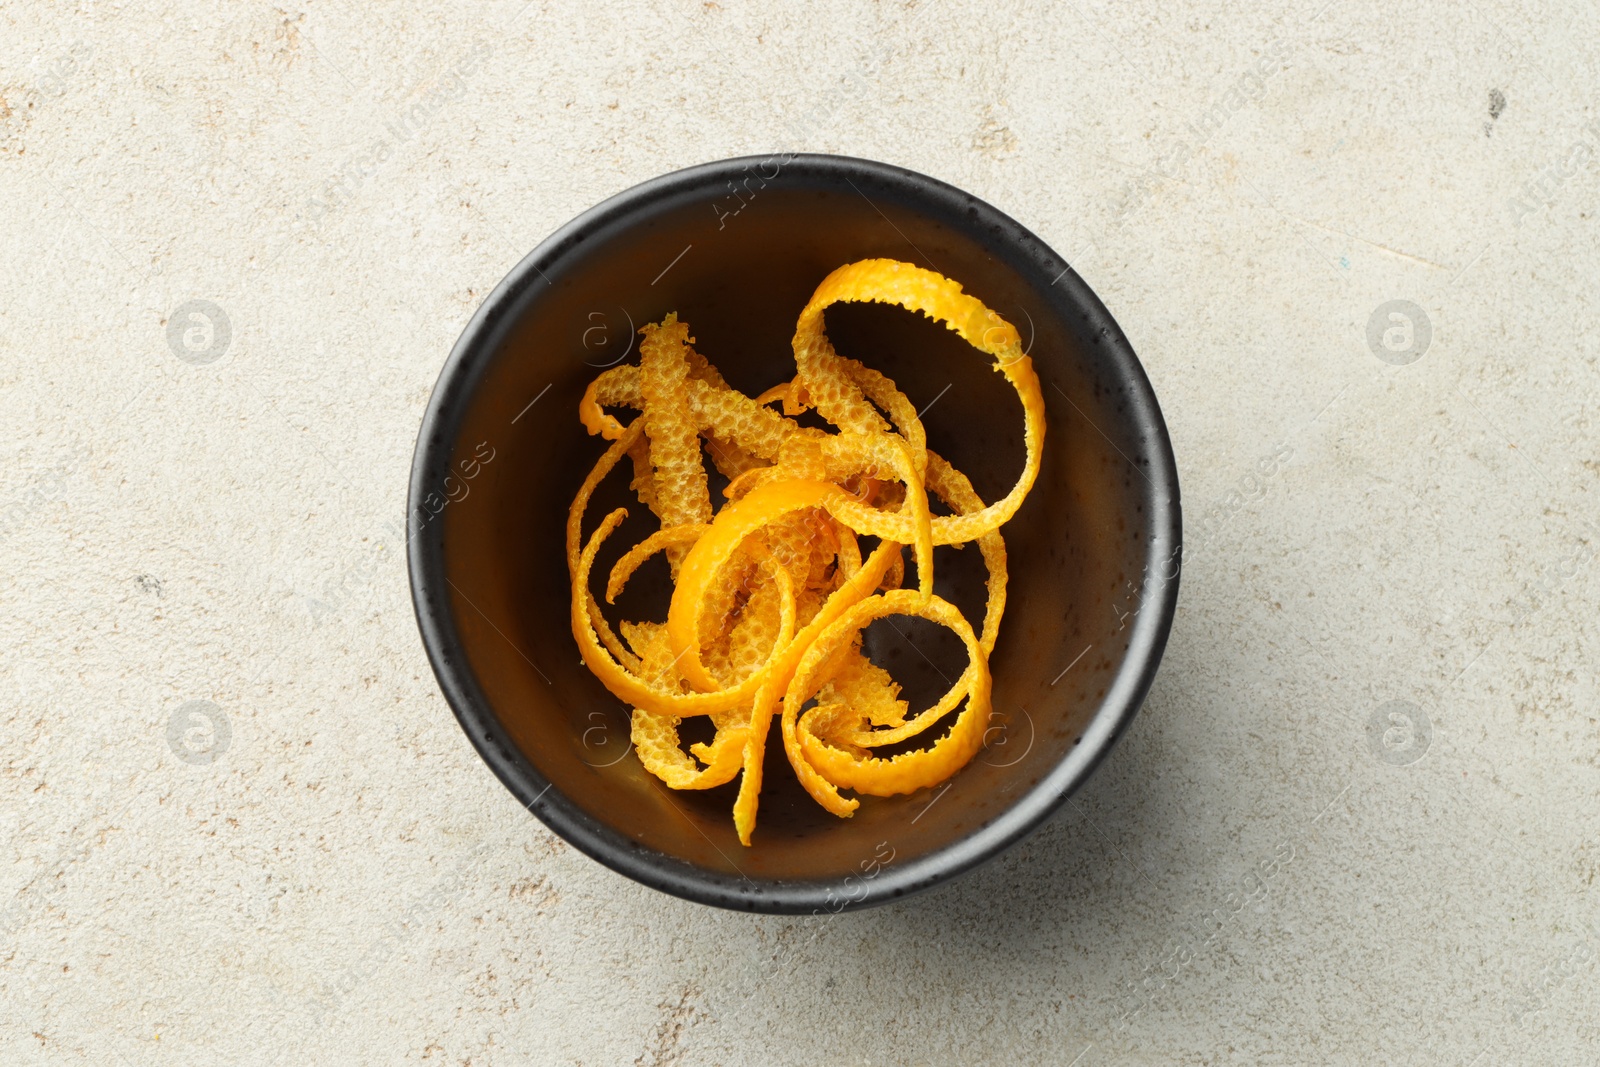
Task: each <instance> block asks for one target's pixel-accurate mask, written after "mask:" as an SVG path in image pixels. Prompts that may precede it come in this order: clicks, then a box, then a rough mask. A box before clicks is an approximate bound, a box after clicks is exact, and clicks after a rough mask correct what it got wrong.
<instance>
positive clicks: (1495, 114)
mask: <svg viewBox="0 0 1600 1067" xmlns="http://www.w3.org/2000/svg"><path fill="white" fill-rule="evenodd" d="M1409 6H1419V7H1423V8H1427V10H1425V11H1421V12H1419V11H1412V10H1407V9H1406V8H1407V7H1408V5H1396V4H1392V3H1378V2H1374V0H1331V2H1327V3H1326V4H1325V6H1324V0H1308V2H1305V3H1283V4H1277V3H1267V4H1260V5H1251V8H1250V10H1245V11H1241V10H1238V7H1237V5H1232V4H1223V3H1220V2H1218V0H1203V2H1202V3H1199V4H1159V3H1153V2H1149V0H1143V2H1140V3H1135V4H1110V3H1100V2H1098V0H1096V3H1094V4H1090V3H1085V2H1081V0H1079V2H1069V3H1063V4H1051V3H1043V2H1034V3H1012V2H1008V0H1001V2H985V3H971V4H963V3H955V2H945V3H938V2H923V3H909V4H900V3H893V4H891V3H878V4H867V3H855V4H835V5H830V6H829V7H828V9H826V10H823V9H821V8H820V7H818V8H812V9H810V10H802V9H801V8H800V6H799V5H779V4H776V3H766V4H761V5H746V4H742V3H737V2H735V0H718V2H706V3H701V2H699V0H695V2H692V3H671V4H665V5H659V6H658V7H657V8H656V9H655V10H646V8H645V7H644V6H643V5H624V4H602V5H593V4H577V3H572V4H552V3H546V2H544V0H534V2H533V3H529V4H527V5H526V6H524V0H510V2H490V3H486V4H482V5H461V4H449V5H447V4H418V3H397V4H384V5H363V4H356V3H352V2H350V0H327V2H324V3H317V4H314V5H310V6H296V5H290V6H286V7H281V8H280V7H275V6H273V5H272V4H270V3H256V2H242V3H233V4H222V3H198V2H186V3H181V4H170V3H153V4H145V5H122V4H113V3H92V2H91V3H80V4H53V3H45V2H43V0H23V2H14V3H8V4H7V5H6V6H5V8H4V10H3V11H0V376H3V381H4V388H3V392H0V448H3V456H4V460H5V462H4V466H3V469H0V560H3V566H0V608H3V610H0V648H3V649H4V653H3V668H0V677H3V680H4V683H3V685H0V746H3V751H0V848H3V852H0V1063H5V1064H77V1063H87V1064H95V1065H97V1067H115V1065H127V1067H144V1065H147V1064H158V1063H174V1064H246V1065H249V1064H262V1065H265V1064H273V1063H282V1064H311V1063H315V1064H324V1063H326V1064H347V1063H348V1064H398V1063H420V1064H451V1065H455V1064H462V1065H465V1064H472V1065H477V1067H484V1065H491V1064H495V1065H499V1064H587V1065H591V1067H595V1065H612V1064H639V1065H663V1064H677V1065H684V1067H688V1065H695V1067H699V1065H713V1064H723V1065H734V1064H767V1063H781V1064H805V1065H812V1064H862V1065H866V1064H872V1065H908V1067H909V1065H914V1064H952V1063H960V1064H975V1063H986V1064H987V1063H992V1064H1016V1063H1054V1064H1076V1065H1079V1067H1090V1065H1095V1064H1116V1063H1130V1064H1168V1063H1184V1064H1222V1063H1241V1064H1255V1063H1441V1064H1444V1063H1452V1064H1475V1065H1486V1064H1498V1063H1502V1062H1506V1063H1509V1062H1516V1063H1548V1064H1579V1063H1594V1062H1595V1061H1596V1060H1597V1059H1600V1022H1597V1019H1596V1015H1595V1012H1594V1007H1595V1005H1596V1003H1600V966H1597V958H1600V901H1597V898H1596V888H1595V880H1596V874H1597V872H1600V843H1597V840H1596V838H1597V831H1600V806H1597V804H1596V800H1597V792H1600V756H1597V753H1600V724H1597V713H1600V692H1597V686H1596V680H1595V655H1596V652H1597V648H1600V624H1597V622H1596V619H1595V612H1594V604H1595V602H1596V594H1597V593H1600V577H1597V575H1600V567H1597V566H1596V565H1595V564H1594V561H1593V556H1594V554H1595V542H1596V539H1597V538H1600V528H1597V527H1596V525H1595V523H1596V522H1600V508H1597V499H1596V496H1597V495H1596V491H1595V485H1596V477H1597V474H1600V456H1597V453H1596V441H1597V438H1596V425H1595V418H1596V414H1595V413H1596V410H1597V404H1600V366H1597V362H1596V361H1597V358H1600V346H1597V341H1596V337H1597V336H1600V335H1597V332H1596V330H1595V327H1594V321H1595V316H1596V298H1595V295H1594V293H1595V280H1594V279H1595V274H1596V271H1597V268H1600V244H1597V235H1600V224H1597V221H1596V218H1595V217H1594V216H1595V211H1596V202H1597V198H1600V178H1597V174H1600V122H1597V120H1600V110H1597V106H1596V103H1595V100H1596V97H1595V90H1596V87H1597V77H1596V74H1597V70H1596V65H1597V63H1600V14H1597V12H1596V11H1595V9H1594V8H1593V7H1588V6H1585V7H1582V8H1581V9H1580V10H1567V11H1563V10H1560V9H1559V8H1557V7H1556V6H1555V5H1540V4H1539V3H1537V2H1532V3H1530V2H1523V0H1513V2H1511V3H1507V4H1486V3H1481V2H1479V0H1469V2H1468V3H1465V4H1462V5H1459V6H1457V7H1452V8H1449V9H1446V8H1442V7H1437V6H1429V5H1409ZM774 148H786V149H808V150H816V151H829V152H842V153H848V154H853V155H861V156H869V157H874V158H878V159H882V160H886V161H889V162H893V163H897V164H901V165H904V166H907V167H911V168H913V169H916V170H920V171H923V172H926V173H929V174H932V175H935V176H937V177H940V178H943V179H945V180H947V181H950V182H953V183H955V184H957V185H960V186H962V187H964V188H966V189H968V190H970V191H972V192H974V193H976V194H977V195H979V196H981V197H983V198H985V199H987V200H989V201H990V202H991V203H993V204H995V205H997V206H998V207H1000V208H1001V209H1002V210H1004V211H1006V212H1008V213H1010V214H1012V215H1014V216H1015V217H1016V218H1018V219H1020V220H1021V221H1022V222H1023V223H1024V224H1025V225H1027V226H1029V227H1031V228H1033V229H1034V230H1035V231H1036V232H1038V233H1039V234H1040V235H1041V236H1043V237H1044V238H1045V239H1046V240H1047V241H1049V242H1050V243H1051V244H1052V245H1053V246H1054V247H1055V248H1056V249H1058V250H1059V251H1060V252H1061V253H1062V254H1063V255H1066V256H1067V257H1068V258H1069V259H1071V260H1072V262H1073V263H1074V265H1075V266H1076V267H1077V268H1078V270H1079V271H1080V272H1081V273H1082V274H1083V275H1084V277H1085V278H1086V279H1087V280H1088V281H1089V283H1090V284H1091V285H1092V286H1093V287H1094V288H1095V289H1096V291H1098V292H1099V294H1100V295H1101V297H1102V298H1103V299H1104V300H1105V302H1106V303H1107V305H1109V307H1110V308H1111V310H1112V312H1113V313H1114V314H1115V315H1116V316H1117V318H1118V319H1119V320H1120V322H1121V323H1122V325H1123V327H1124V328H1125V329H1126V331H1127V333H1128V336H1129V338H1130V339H1131V341H1132V343H1133V346H1134V348H1135V350H1136V351H1137V352H1138V353H1139V354H1140V356H1141V358H1142V359H1143V361H1144V363H1145V365H1146V367H1147V368H1148V369H1149V373H1150V376H1151V378H1152V380H1153V381H1154V383H1155V387H1156V391H1157V394H1158V396H1159V397H1160V399H1161V402H1162V405H1163V407H1164V409H1165V413H1166V417H1167V420H1168V423H1169V425H1170V427H1171V430H1172V435H1173V438H1174V443H1175V448H1176V452H1177V457H1178V464H1179V468H1180V473H1181V476H1182V479H1183V487H1184V497H1185V503H1186V505H1187V506H1186V516H1185V517H1186V533H1187V535H1188V554H1187V559H1186V563H1185V572H1184V576H1183V592H1182V596H1181V603H1180V606H1179V610H1178V614H1177V619H1176V622H1175V624H1174V627H1173V631H1172V640H1171V644H1170V646H1169V648H1168V651H1167V655H1166V659H1165V662H1164V664H1163V666H1162V668H1161V672H1160V675H1159V677H1158V678H1157V680H1156V683H1155V687H1154V690H1153V691H1152V693H1151V695H1150V698H1149V701H1148V703H1147V704H1146V706H1145V709H1144V711H1143V712H1142V713H1141V714H1140V715H1139V717H1138V718H1137V720H1136V721H1135V723H1134V724H1133V726H1132V728H1131V730H1130V732H1129V733H1128V735H1127V737H1126V738H1125V740H1124V741H1123V742H1122V744H1121V746H1120V747H1119V748H1118V749H1117V750H1116V751H1115V752H1114V753H1113V755H1112V756H1111V758H1110V759H1109V760H1108V761H1107V763H1106V764H1105V765H1104V766H1103V767H1102V769H1101V770H1100V771H1099V773H1098V774H1097V776H1096V777H1095V778H1094V779H1093V780H1092V781H1091V782H1090V783H1089V784H1088V785H1087V786H1086V787H1085V788H1084V789H1083V790H1082V792H1081V793H1080V794H1078V796H1077V797H1076V798H1075V799H1074V800H1073V801H1072V802H1070V803H1069V804H1068V805H1067V807H1066V808H1065V809H1064V811H1063V814H1062V816H1061V818H1060V819H1058V820H1057V821H1056V822H1055V823H1053V824H1052V825H1050V826H1048V827H1046V828H1045V829H1044V830H1042V831H1041V832H1039V833H1038V834H1037V835H1035V836H1034V837H1032V838H1030V839H1029V840H1027V841H1026V842H1025V843H1024V844H1022V845H1021V846H1020V847H1018V848H1016V849H1014V850H1013V851H1011V852H1009V853H1008V854H1006V855H1005V856H1004V857H1003V858H1002V859H1000V860H999V861H997V862H995V863H993V864H991V865H989V866H988V867H985V868H983V869H981V870H979V871H977V872H976V873H973V874H971V875H969V876H967V877H964V878H962V879H960V880H959V881H957V882H955V883H953V884H951V885H949V886H947V887H945V888H943V889H941V890H939V891H936V892H934V893H932V894H929V895H926V896H924V897H922V898H919V899H916V900H913V901H910V902H906V903H903V904H897V905H894V906H889V907H885V908H882V909H879V910H875V911H870V912H866V913H861V914H846V915H841V916H837V917H832V918H813V919H805V920H795V919H785V918H752V917H748V916H744V915H736V914H729V913H722V912H719V911H715V910H711V909H708V908H704V907H700V906H696V905H692V904H688V903H683V902H680V901H677V900H674V899H671V898H669V897H666V896H663V895H661V894H658V893H655V892H652V891H649V890H646V889H643V888H640V887H638V886H636V885H634V884H633V883H631V882H628V881H626V880H624V879H623V878H621V877H619V876H617V875H614V874H612V873H610V872H609V871H607V870H605V869H603V868H602V867H600V866H599V865H597V864H595V863H593V862H591V861H590V860H588V859H586V858H584V857H583V856H582V855H579V854H578V853H576V852H575V851H574V850H573V849H571V848H569V847H567V846H565V845H564V844H563V843H562V842H560V841H559V840H557V839H556V838H554V837H553V836H552V835H551V834H549V833H548V832H546V831H545V830H544V829H543V827H542V826H541V825H540V824H538V823H537V822H535V821H534V820H533V819H532V818H531V817H529V816H527V815H526V814H524V813H522V812H521V810H520V809H519V806H518V804H517V802H516V801H515V800H514V799H513V798H512V797H511V796H510V795H509V794H508V793H507V792H506V790H505V789H503V788H502V787H501V786H500V785H499V784H498V783H497V782H496V781H495V780H494V779H493V778H492V776H491V775H490V774H489V773H488V771H487V770H486V769H485V767H484V766H483V764H482V762H481V761H480V760H479V759H478V757H477V756H476V755H475V754H474V753H473V751H472V750H471V748H470V747H469V745H468V743H467V741H466V739H465V737H464V736H463V734H462V732H461V730H460V729H459V728H458V727H457V725H456V723H455V721H454V720H453V719H452V717H451V716H450V714H449V711H448V709H447V707H446V705H445V703H444V701H443V699H442V698H441V696H440V695H439V692H438V690H437V688H436V686H435V684H434V681H433V677H432V675H431V673H430V671H429V668H428V666H427V663H426V661H425V659H424V656H423V653H422V649H421V645H420V642H419V640H418V637H417V633H416V628H415V624H414V622H413V619H412V614H411V608H410V603H409V599H408V592H407V587H406V580H405V573H404V564H403V552H402V551H401V542H402V540H403V538H397V537H396V536H395V530H396V528H397V524H398V523H399V522H400V521H401V519H402V515H403V512H404V507H405V500H404V494H405V489H406V480H407V474H408V465H409V461H410V457H411V449H412V444H413V441H414V435H415V431H416V427H417V423H418V419H419V417H420V416H421V413H422V410H423V407H424V405H425V403H426V402H427V399H428V396H429V390H430V389H431V387H432V385H433V383H434V380H435V377H436V375H437V373H438V371H439V368H440V366H441V363H442V362H443V359H444V356H445V354H446V353H447V352H448V350H449V347H450V345H451V343H452V342H453V341H454V339H455V337H456V335H457V334H458V333H459V331H460V330H461V328H462V326H463V325H464V324H465V322H466V320H467V318H468V317H469V316H470V314H471V313H472V311H473V309H474V308H475V307H476V306H477V305H478V303H479V302H480V301H481V300H482V298H483V297H484V295H485V294H486V293H487V292H488V291H489V289H490V288H492V287H493V286H494V284H495V283H496V282H497V281H498V280H499V279H500V277H501V276H502V275H503V274H504V273H505V272H506V271H507V270H508V269H509V268H510V267H511V266H512V264H513V263H515V262H516V261H517V260H518V259H519V258H520V257H521V256H522V255H523V254H524V253H526V252H527V251H528V250H529V249H531V248H532V247H533V246H534V245H535V244H536V243H537V242H538V241H539V240H540V239H541V238H543V237H544V236H545V235H546V234H548V233H549V232H550V231H551V230H553V229H554V228H555V227H557V226H558V225H560V224H561V223H562V222H564V221H566V220H567V219H568V218H570V217H572V216H573V215H575V214H577V213H578V212H579V211H581V210H583V209H584V208H586V207H588V206H590V205H591V204H593V203H595V202H596V201H598V200H600V199H602V198H603V197H605V196H608V195H610V194H612V193H614V192H617V191H620V190H622V189H624V188H626V187H627V186H629V185H632V184H634V183H635V182H638V181H642V180H644V179H646V178H649V177H651V176H653V175H656V174H658V173H661V172H663V171H667V170H671V169H674V168H677V167H681V166H686V165H689V164H692V163H696V162H701V161H705V160H709V159H716V158H721V157H725V156H730V155H739V154H744V153H749V152H757V151H769V150H772V149H774ZM196 301H198V302H200V303H193V302H196ZM1395 301H1400V302H1404V303H1398V304H1396V303H1392V302H1395ZM1396 702H1398V703H1396Z"/></svg>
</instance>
